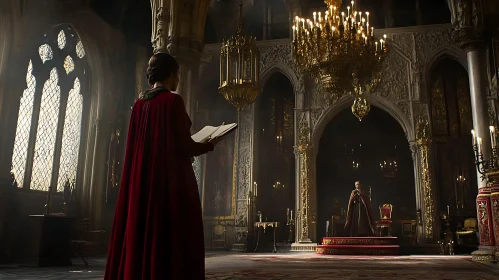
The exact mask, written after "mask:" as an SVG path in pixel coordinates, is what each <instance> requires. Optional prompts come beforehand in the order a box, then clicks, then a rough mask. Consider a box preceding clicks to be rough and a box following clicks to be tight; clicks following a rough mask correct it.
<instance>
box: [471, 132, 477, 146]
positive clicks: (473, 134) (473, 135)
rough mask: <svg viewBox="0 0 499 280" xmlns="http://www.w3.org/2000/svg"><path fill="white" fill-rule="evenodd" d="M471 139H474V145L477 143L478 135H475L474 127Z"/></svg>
mask: <svg viewBox="0 0 499 280" xmlns="http://www.w3.org/2000/svg"><path fill="white" fill-rule="evenodd" d="M471 141H473V146H475V145H476V135H475V131H474V130H473V129H472V130H471Z"/></svg>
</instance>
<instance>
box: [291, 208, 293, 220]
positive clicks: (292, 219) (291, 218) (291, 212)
mask: <svg viewBox="0 0 499 280" xmlns="http://www.w3.org/2000/svg"><path fill="white" fill-rule="evenodd" d="M291 220H293V210H291Z"/></svg>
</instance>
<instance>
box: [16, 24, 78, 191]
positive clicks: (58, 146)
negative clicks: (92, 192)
mask: <svg viewBox="0 0 499 280" xmlns="http://www.w3.org/2000/svg"><path fill="white" fill-rule="evenodd" d="M54 50H55V51H54ZM47 61H51V63H47ZM86 65H87V63H86V57H85V49H84V47H83V44H82V42H81V41H80V39H79V38H78V36H77V35H76V33H75V32H74V30H73V29H72V28H71V27H69V26H59V27H57V28H54V30H51V31H50V32H48V33H47V34H44V35H43V36H42V38H41V41H40V45H39V47H38V52H37V53H36V55H34V56H33V57H31V60H30V61H29V64H28V67H27V74H26V89H25V90H24V92H23V93H22V95H21V96H20V105H19V112H18V119H17V128H16V136H15V143H14V149H13V154H12V173H13V174H14V176H15V179H16V181H17V185H18V187H19V188H26V189H31V190H37V191H48V190H49V189H50V188H51V187H52V189H53V190H57V191H63V190H64V186H65V185H66V184H67V183H68V182H69V183H70V184H74V183H75V182H76V176H77V173H78V162H79V151H80V142H81V137H82V134H81V128H82V123H83V120H84V116H85V112H84V100H85V94H86V93H85V92H84V91H85V86H84V85H85V84H87V83H88V80H87V77H86V73H87V71H86Z"/></svg>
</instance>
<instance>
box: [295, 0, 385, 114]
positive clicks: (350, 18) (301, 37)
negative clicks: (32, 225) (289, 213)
mask: <svg viewBox="0 0 499 280" xmlns="http://www.w3.org/2000/svg"><path fill="white" fill-rule="evenodd" d="M324 2H325V3H326V5H327V10H326V11H324V12H314V13H313V19H305V18H300V17H295V20H294V25H293V54H294V58H295V60H296V63H297V64H298V65H299V66H300V67H302V68H303V69H304V70H305V71H306V72H308V73H310V74H312V75H313V76H314V77H315V78H316V79H317V81H318V82H320V84H321V85H322V89H323V91H324V92H325V93H326V94H327V95H326V97H327V101H328V102H329V103H331V102H333V101H335V100H337V99H339V98H340V97H342V96H344V95H346V94H351V95H353V96H354V97H355V102H354V105H353V106H352V112H354V114H356V116H357V117H358V118H359V119H360V120H362V118H363V117H364V116H365V115H367V113H368V112H369V106H368V104H369V103H368V102H367V100H365V98H364V97H363V96H362V93H363V91H365V90H368V91H374V89H375V87H376V85H378V83H379V81H380V78H379V71H380V67H381V61H382V60H383V58H384V57H385V55H386V51H387V48H386V35H384V36H383V38H382V39H380V40H376V39H375V38H374V28H373V27H372V26H370V23H369V15H370V14H369V12H362V11H358V10H357V7H356V5H355V2H354V1H351V2H350V4H351V5H350V6H347V11H346V12H340V11H339V7H340V6H341V2H342V1H341V0H326V1H324Z"/></svg>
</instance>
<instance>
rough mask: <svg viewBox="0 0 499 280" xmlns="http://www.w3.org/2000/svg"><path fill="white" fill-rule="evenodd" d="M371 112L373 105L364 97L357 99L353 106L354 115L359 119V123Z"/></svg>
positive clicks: (360, 96)
mask: <svg viewBox="0 0 499 280" xmlns="http://www.w3.org/2000/svg"><path fill="white" fill-rule="evenodd" d="M370 110H371V104H369V102H368V101H367V100H366V99H365V98H364V97H363V96H362V95H358V96H357V97H355V100H354V101H353V105H352V113H353V115H354V116H356V117H357V119H359V121H362V119H363V118H364V117H365V116H366V115H367V114H368V113H369V111H370Z"/></svg>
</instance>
